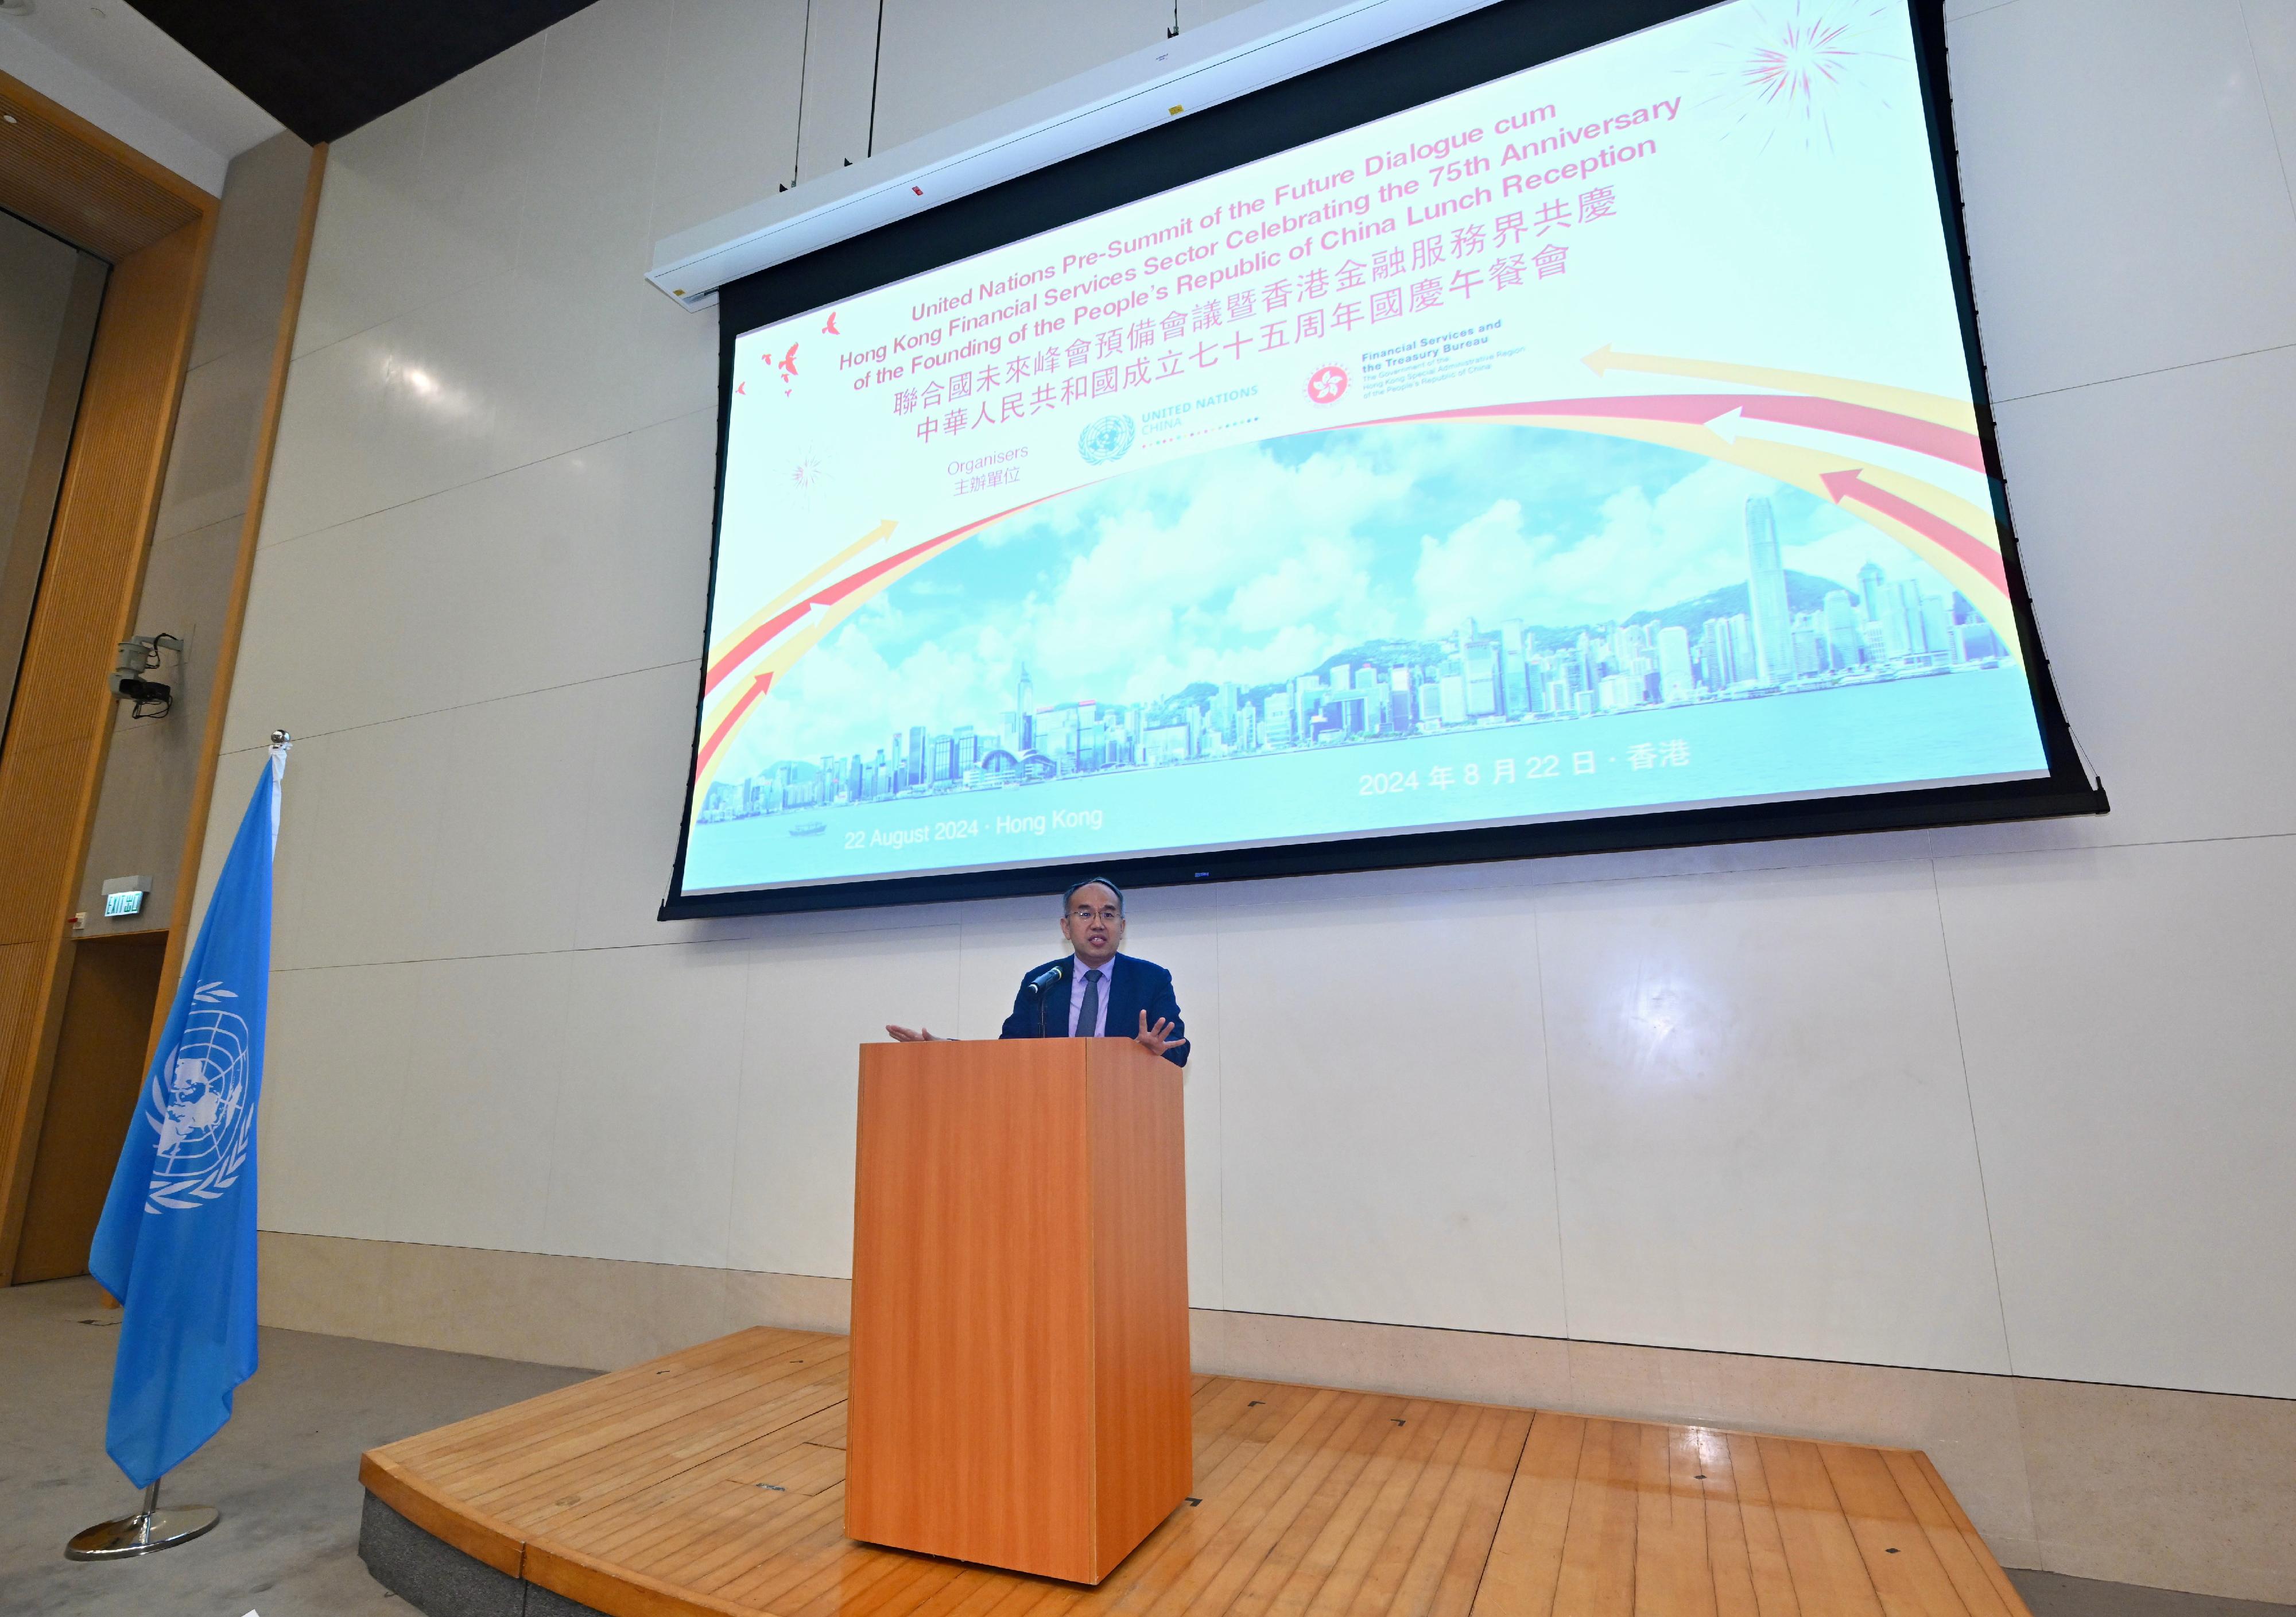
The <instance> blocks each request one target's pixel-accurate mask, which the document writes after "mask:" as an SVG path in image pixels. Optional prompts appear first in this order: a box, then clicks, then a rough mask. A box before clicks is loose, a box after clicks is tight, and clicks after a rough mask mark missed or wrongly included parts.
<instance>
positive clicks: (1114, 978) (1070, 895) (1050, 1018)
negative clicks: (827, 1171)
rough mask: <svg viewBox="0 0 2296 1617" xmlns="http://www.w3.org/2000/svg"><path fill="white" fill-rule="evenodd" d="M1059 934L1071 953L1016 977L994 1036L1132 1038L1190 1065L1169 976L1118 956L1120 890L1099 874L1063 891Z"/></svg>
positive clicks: (918, 1033)
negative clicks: (1009, 1010)
mask: <svg viewBox="0 0 2296 1617" xmlns="http://www.w3.org/2000/svg"><path fill="white" fill-rule="evenodd" d="M1061 936H1062V937H1063V938H1066V939H1067V940H1069V947H1070V948H1071V949H1072V950H1074V951H1075V952H1074V953H1072V954H1070V955H1068V956H1064V957H1063V958H1062V959H1058V960H1052V961H1047V962H1046V964H1043V965H1040V966H1038V967H1037V968H1036V969H1035V970H1033V971H1031V972H1030V973H1029V974H1028V975H1027V976H1026V977H1024V978H1023V979H1021V989H1020V992H1018V993H1017V994H1015V995H1014V996H1013V1014H1011V1015H1010V1016H1007V1017H1006V1018H1005V1027H1004V1030H1003V1031H1001V1032H1000V1033H999V1034H998V1035H997V1037H998V1038H1132V1039H1134V1040H1136V1042H1137V1043H1138V1044H1139V1046H1140V1047H1141V1048H1142V1049H1144V1050H1145V1051H1147V1052H1148V1053H1149V1054H1150V1055H1160V1056H1162V1057H1163V1058H1164V1059H1165V1060H1166V1061H1169V1062H1170V1063H1172V1064H1173V1065H1174V1066H1176V1067H1185V1066H1186V1065H1187V1064H1188V1052H1187V1043H1188V1041H1187V1038H1185V1033H1186V1028H1185V1025H1184V1024H1183V1023H1182V1022H1181V1021H1180V1002H1179V1001H1178V1000H1177V998H1175V997H1173V994H1172V973H1169V972H1168V971H1166V970H1165V969H1164V968H1163V967H1162V966H1160V965H1152V964H1149V963H1148V962H1147V961H1145V960H1136V959H1134V958H1133V957H1132V956H1129V955H1119V954H1118V953H1117V952H1116V951H1117V948H1118V947H1119V945H1121V944H1122V943H1123V941H1124V894H1123V893H1122V892H1121V891H1118V889H1117V885H1116V883H1115V882H1110V881H1105V880H1103V879H1101V878H1098V877H1095V878H1092V879H1090V880H1087V881H1083V882H1078V883H1076V884H1075V885H1074V886H1073V887H1070V889H1069V890H1068V891H1066V892H1065V893H1063V894H1062V895H1061ZM885 1031H886V1032H888V1033H890V1034H891V1035H892V1036H893V1037H894V1038H898V1039H901V1040H903V1041H907V1040H911V1039H920V1038H939V1035H938V1034H936V1033H934V1032H932V1031H931V1030H930V1029H925V1028H900V1027H894V1026H892V1025H890V1023H889V1024H888V1025H887V1026H886V1029H885Z"/></svg>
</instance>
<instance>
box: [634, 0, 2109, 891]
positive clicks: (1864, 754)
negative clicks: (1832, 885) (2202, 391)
mask: <svg viewBox="0 0 2296 1617" xmlns="http://www.w3.org/2000/svg"><path fill="white" fill-rule="evenodd" d="M1682 10H1683V8H1681V7H1679V6H1663V5H1661V6H1649V5H1645V6H1643V7H1640V8H1635V7H1625V6H1615V5H1613V6H1600V7H1597V6H1591V5H1588V6H1579V7H1577V8H1572V9H1571V10H1570V15H1569V17H1568V18H1567V19H1565V20H1564V21H1561V22H1558V21H1557V18H1556V8H1555V7H1554V6H1552V5H1548V6H1544V7H1536V6H1531V5H1529V4H1520V3H1518V4H1502V5H1499V6H1495V7H1493V8H1491V9H1490V10H1488V11H1486V12H1476V13H1473V14H1472V15H1470V16H1468V17H1466V18H1464V19H1461V20H1460V21H1457V22H1455V23H1451V24H1448V25H1446V26H1445V27H1444V28H1441V29H1434V30H1431V31H1430V32H1428V33H1426V34H1422V35H1415V36H1413V37H1410V38H1408V39H1406V40H1403V41H1400V42H1398V43H1397V44H1396V45H1390V46H1386V47H1383V48H1382V49H1381V50H1379V51H1376V52H1373V53H1367V54H1365V56H1362V57H1357V58H1353V59H1350V60H1349V61H1348V62H1342V63H1340V64H1338V65H1336V66H1334V67H1332V68H1328V69H1324V70H1321V71H1319V72H1317V73H1315V74H1311V75H1308V76H1306V77H1304V78H1300V79H1295V80H1292V81H1287V82H1286V83H1284V84H1283V85H1280V86H1276V87H1275V88H1274V89H1271V90H1267V91H1263V92H1260V93H1259V94H1256V95H1254V96H1251V97H1249V98H1246V99H1244V100H1242V101H1239V102H1235V103H1230V104H1228V105H1226V106H1223V107H1219V108H1216V109H1213V110H1211V111H1208V112H1205V113H1203V114H1201V115H1195V116H1190V117H1187V118H1185V119H1176V121H1175V122H1174V123H1173V124H1172V125H1169V126H1167V127H1163V128H1160V129H1158V130H1156V131H1153V132H1152V133H1151V134H1149V135H1142V136H1138V137H1136V138H1135V139H1133V140H1131V141H1128V142H1126V143H1123V144H1120V145H1119V146H1116V147H1111V148H1109V149H1107V150H1105V151H1103V152H1095V153H1092V154H1090V155H1089V156H1087V157H1084V158H1079V159H1077V160H1074V161H1072V162H1070V163H1065V164H1062V165H1060V166H1059V167H1058V168H1054V169H1049V170H1046V171H1044V172H1042V173H1040V174H1037V175H1033V176H1029V177H1028V178H1027V179H1024V180H1021V181H1015V182H1013V183H1012V184H1011V185H1005V186H1001V187H998V188H997V189H996V191H994V192H990V193H982V194H981V195H979V196H975V197H972V198H968V199H965V200H964V201H961V202H956V203H952V204H949V205H947V207H944V208H941V209H935V210H933V211H932V212H931V213H929V214H926V215H924V216H922V217H921V218H917V219H914V220H911V221H907V222H905V223H904V224H902V225H898V226H890V227H888V228H887V229H885V230H881V231H879V232H876V233H874V234H873V235H871V236H868V237H864V238H860V239H858V240H857V241H854V242H846V243H842V244H840V246H839V247H837V248H834V249H832V250H827V251H824V252H822V253H818V254H816V255H813V256H812V258H810V259H806V260H801V261H799V262H798V263H794V264H791V265H785V266H782V267H777V268H775V269H773V270H769V271H767V272H765V273H763V274H761V275H757V276H754V277H751V279H750V282H748V283H740V284H738V285H736V286H735V287H734V288H730V289H728V290H727V291H726V296H725V299H724V301H723V303H722V306H721V320H722V322H723V338H724V355H723V366H722V381H723V415H722V422H721V429H722V435H721V444H720V458H719V480H720V482H719V491H718V512H717V534H716V552H715V562H714V567H713V575H712V579H711V582H710V594H709V622H708V631H707V651H706V656H705V659H704V664H703V669H702V674H701V701H700V704H699V713H698V718H697V723H696V726H695V737H694V749H693V767H692V773H691V776H690V778H689V782H688V790H687V798H686V804H685V832H684V835H683V838H682V841H681V846H680V851H679V858H678V863H677V867H676V873H675V876H674V882H673V886H672V889H671V892H670V897H669V900H668V904H667V905H666V906H665V907H664V912H663V913H664V915H666V916H668V915H691V914H697V913H709V912H712V911H726V910H740V909H760V908H792V907H820V906H825V905H849V904H855V903H872V902H886V901H901V900H907V899H937V898H947V897H958V896H967V895H977V894H986V893H996V892H1009V891H1041V890H1043V889H1045V888H1046V887H1049V886H1052V885H1054V884H1056V882H1057V880H1058V879H1059V877H1060V876H1061V875H1062V874H1066V873H1070V872H1073V871H1076V870H1079V869H1084V868H1087V867H1088V868H1090V869H1094V870H1103V869H1105V870H1108V871H1111V872H1113V873H1116V874H1119V877H1120V878H1129V879H1132V880H1140V881H1148V882H1160V881H1164V882H1169V881H1201V880H1212V879H1219V878H1223V877H1230V876H1242V875H1259V874H1280V873H1286V872H1299V871H1313V870H1331V869H1340V868H1349V867H1363V866H1382V865H1401V864H1410V863H1422V862H1434V861H1439V860H1456V859H1469V858H1501V857H1520V856H1525V855H1531V854H1538V853H1543V852H1553V851H1565V850H1570V851H1577V850H1589V849H1602V848H1623V847H1635V846H1647V845H1652V844H1658V843H1668V842H1684V841H1714V840H1724V839H1730V838H1743V837H1751V836H1773V835H1782V834H1799V833H1816V832H1827V831H1841V830H1849V829H1867V828H1874V827H1886V826H1896V825H1929V824H1939V823H1948V822H1952V821H1957V820H1969V819H1986V818H2002V817H2023V816H2031V815H2039V814H2062V813H2069V812H2094V811H2097V810H2099V809H2101V808H2103V795H2102V792H2101V791H2100V790H2099V789H2098V788H2096V787H2094V786H2092V785H2091V784H2089V783H2088V782H2087V779H2086V777H2085V776H2084V775H2083V774H2082V772H2081V770H2080V768H2079V765H2078V763H2077V761H2076V760H2075V759H2074V757H2073V754H2072V749H2071V743H2070V739H2069V737H2068V735H2067V734H2066V732H2065V729H2064V725H2063V721H2062V717H2061V715H2060V713H2059V710H2058V707H2057V702H2056V698H2055V695H2054V692H2053V691H2052V690H2051V688H2050V685H2049V683H2048V679H2047V677H2046V671H2045V669H2044V667H2043V664H2042V661H2041V657H2040V653H2039V648H2038V644H2037V641H2036V637H2035V634H2034V630H2033V625H2032V617H2031V612H2030V606H2029V604H2028V603H2027V601H2026V599H2025V595H2024V590H2023V587H2022V584H2021V578H2020V574H2019V571H2018V568H2017V564H2016V557H2015V552H2014V548H2013V544H2012V541H2011V538H2010V535H2009V532H2008V529H2007V524H2006V506H2005V501H2004V500H2003V498H2002V496H2001V487H2000V483H1999V480H1998V476H1997V463H1996V460H1995V457H1994V451H1993V445H1992V438H1991V431H1990V424H1989V416H1988V412H1987V409H1986V406H1985V400H1984V394H1983V388H1982V380H1981V377H1982V373H1981V368H1980V364H1979V358H1978V353H1977V349H1976V341H1975V325H1974V320H1973V317H1972V308H1971V306H1970V300H1969V294H1968V282H1967V276H1966V268H1965V263H1964V253H1963V250H1962V246H1961V242H1960V236H1959V221H1958V200H1957V195H1956V191H1955V189H1954V185H1955V181H1954V176H1953V172H1952V168H1951V165H1950V161H1949V153H1950V151H1951V147H1950V145H1949V144H1948V143H1949V135H1948V123H1947V121H1946V120H1947V109H1946V106H1945V103H1944V97H1943V90H1942V81H1941V75H1940V73H1939V64H1940V60H1941V52H1940V49H1939V33H1940V30H1941V24H1940V23H1939V21H1938V18H1937V15H1936V10H1935V7H1934V5H1909V4H1907V0H1858V3H1857V4H1826V3H1825V0H1816V3H1813V0H1803V3H1802V4H1782V3H1770V0H1731V3H1730V4H1718V5H1712V6H1709V7H1706V8H1703V9H1699V10H1694V11H1689V12H1687V13H1686V14H1680V15H1664V14H1665V13H1670V12H1681V11H1682ZM1652 16H1663V18H1664V20H1661V21H1654V22H1650V21H1648V19H1649V18H1651V17H1652ZM1636 21H1645V22H1648V25H1647V26H1643V27H1640V28H1639V29H1637V30H1636V31H1634V32H1631V33H1628V34H1625V35H1623V36H1622V37H1613V38H1609V39H1607V40H1603V41H1601V42H1598V43H1592V44H1588V43H1586V40H1587V37H1588V35H1589V34H1590V33H1592V32H1599V31H1602V30H1605V29H1607V30H1616V29H1619V28H1620V27H1621V26H1622V25H1625V24H1629V23H1633V22H1636ZM1572 29H1577V30H1579V31H1578V33H1577V34H1573V32H1572ZM1374 114H1375V115H1374Z"/></svg>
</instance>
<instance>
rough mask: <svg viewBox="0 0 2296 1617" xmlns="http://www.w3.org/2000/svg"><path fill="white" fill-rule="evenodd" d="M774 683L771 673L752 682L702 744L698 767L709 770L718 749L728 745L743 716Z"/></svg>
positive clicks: (762, 675) (761, 675)
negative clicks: (710, 762) (728, 737)
mask: <svg viewBox="0 0 2296 1617" xmlns="http://www.w3.org/2000/svg"><path fill="white" fill-rule="evenodd" d="M773 683H774V677H773V675H772V674H771V673H764V674H759V675H758V676H757V677H754V678H753V679H751V680H750V688H749V689H748V690H746V691H744V692H742V697H741V700H740V701H738V702H735V703H734V710H733V711H732V712H730V713H728V714H726V717H725V718H722V719H720V720H719V721H718V724H717V728H716V729H714V730H712V731H710V732H709V740H708V741H705V742H703V743H701V763H700V765H699V766H698V767H700V768H703V769H707V768H708V767H709V760H710V759H713V758H715V757H717V749H718V748H720V747H722V746H724V745H725V744H726V737H727V736H729V735H732V734H733V733H734V730H735V729H736V728H737V727H739V726H740V725H741V722H742V714H744V713H746V712H748V711H749V710H750V709H751V708H753V707H755V706H756V705H757V702H758V697H760V696H763V695H764V694H766V691H767V687H768V686H770V685H772V684H773Z"/></svg>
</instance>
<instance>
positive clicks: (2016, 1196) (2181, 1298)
mask: <svg viewBox="0 0 2296 1617" xmlns="http://www.w3.org/2000/svg"><path fill="white" fill-rule="evenodd" d="M1939 882H1940V891H1941V895H1942V898H1943V900H1944V906H1945V919H1946V927H1947V934H1948V938H1949V939H1950V940H1951V947H1952V950H1953V967H1954V981H1955V984H1956V990H1957V994H1958V997H1959V1001H1960V1007H1961V1025H1962V1033H1963V1038H1964V1041H1965V1043H1966V1046H1967V1048H1968V1052H1969V1076H1970V1085H1971V1088H1972V1092H1973V1094H1974V1096H1975V1099H1976V1106H1977V1120H1978V1126H1979V1128H1980V1131H1981V1133H1980V1137H1981V1139H1982V1141H1983V1144H1984V1149H1985V1168H1986V1179H1987V1185H1988V1186H1989V1190H1990V1193H1991V1198H1992V1205H1993V1223H1994V1231H1995V1236H1996V1241H1997V1248H1998V1252H1999V1257H2000V1264H2001V1286H2002V1293H2003V1300H2004V1304H2005V1309H2006V1311H2007V1315H2008V1324H2009V1339H2010V1348H2011V1351H2012V1354H2013V1358H2014V1360H2015V1365H2016V1369H2017V1373H2018V1374H2019V1375H2038V1376H2046V1377H2053V1378H2058V1379H2066V1380H2079V1381H2120V1382H2137V1383H2146V1384H2150V1385H2154V1386H2173V1387H2185V1388H2190V1389H2194V1390H2195V1391H2216V1392H2247V1393H2259V1394H2264V1395H2267V1396H2270V1397H2276V1398H2296V1357H2292V1355H2291V1354H2290V1352H2289V1343H2290V1342H2296V1238H2292V1235H2291V1232H2292V1231H2296V1174H2292V1173H2291V1172H2290V1171H2289V1164H2290V1163H2291V1162H2292V1161H2296V1090H2292V1084H2291V1078H2292V1074H2296V1059H2292V1057H2291V1055H2290V1053H2289V1041H2288V1035H2287V1006H2288V1001H2289V984H2290V983H2291V982H2292V981H2296V939H2292V934H2291V932H2290V930H2289V925H2288V914H2289V907H2290V902H2291V899H2292V898H2296V837H2270V838H2260V839H2257V840H2253V841H2211V842H2186V843H2177V844H2168V845H2162V846H2157V847H2149V848H2114V849H2095V850H2087V851H2080V852H2068V853H2062V854H2055V855H2049V856H2033V855H2025V856H2020V857H2017V858H1972V859H1959V860H1943V861H1940V862H1939Z"/></svg>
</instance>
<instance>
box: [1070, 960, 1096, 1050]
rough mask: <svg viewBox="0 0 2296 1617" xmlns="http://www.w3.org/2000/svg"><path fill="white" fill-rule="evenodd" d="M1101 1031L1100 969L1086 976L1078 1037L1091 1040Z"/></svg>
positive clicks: (1078, 1012) (1079, 1012) (1078, 1015)
mask: <svg viewBox="0 0 2296 1617" xmlns="http://www.w3.org/2000/svg"><path fill="white" fill-rule="evenodd" d="M1099 1031H1100V968H1099V967H1098V966H1095V967H1093V968H1092V970H1090V971H1088V972H1087V973H1085V974H1084V1004H1083V1005H1080V1006H1078V1009H1077V1029H1076V1036H1077V1037H1078V1038H1092V1037H1093V1036H1094V1035H1095V1034H1096V1033H1098V1032H1099Z"/></svg>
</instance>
